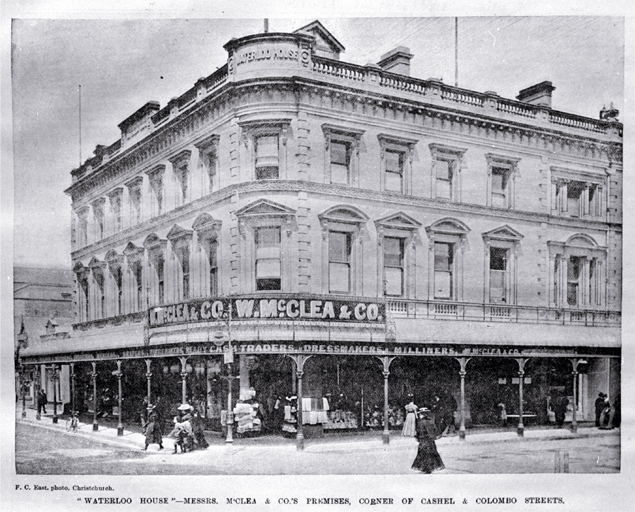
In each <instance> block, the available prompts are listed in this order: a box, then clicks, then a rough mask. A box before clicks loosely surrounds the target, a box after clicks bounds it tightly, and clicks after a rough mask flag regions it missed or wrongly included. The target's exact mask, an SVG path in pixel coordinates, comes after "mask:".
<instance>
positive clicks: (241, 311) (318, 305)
mask: <svg viewBox="0 0 635 512" xmlns="http://www.w3.org/2000/svg"><path fill="white" fill-rule="evenodd" d="M230 306H231V307H230ZM229 311H231V319H232V320H318V321H325V322H368V323H383V322H385V319H386V306H385V305H384V304H383V303H380V302H372V301H368V302H359V301H346V300H319V299H310V298H261V297H258V298H236V299H198V300H191V301H188V302H182V303H178V304H171V305H168V306H159V307H155V308H151V309H150V311H149V322H150V327H156V326H161V325H166V324H181V323H193V322H214V321H222V320H226V319H227V316H228V313H229Z"/></svg>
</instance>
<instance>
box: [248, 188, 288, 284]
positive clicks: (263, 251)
mask: <svg viewBox="0 0 635 512" xmlns="http://www.w3.org/2000/svg"><path fill="white" fill-rule="evenodd" d="M236 218H237V219H238V231H239V235H240V239H239V242H240V248H239V252H240V256H241V258H240V260H241V269H240V272H241V276H240V277H241V278H240V280H239V281H240V285H241V287H242V293H248V292H250V291H254V290H255V291H265V290H273V291H288V290H290V289H291V281H292V279H293V275H294V272H293V270H295V267H292V261H293V259H294V258H292V257H291V256H292V255H291V253H292V245H291V234H292V233H293V231H294V230H296V223H295V210H293V209H292V208H289V207H288V206H284V205H282V204H279V203H276V202H274V201H270V200H268V199H260V200H258V201H254V202H253V203H250V204H248V205H246V206H244V207H242V208H240V209H239V210H237V211H236ZM296 261H297V258H296Z"/></svg>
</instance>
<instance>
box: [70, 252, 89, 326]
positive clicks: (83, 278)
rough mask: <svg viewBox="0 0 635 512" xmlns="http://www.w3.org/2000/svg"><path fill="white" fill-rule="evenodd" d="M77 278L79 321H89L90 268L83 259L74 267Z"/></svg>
mask: <svg viewBox="0 0 635 512" xmlns="http://www.w3.org/2000/svg"><path fill="white" fill-rule="evenodd" d="M73 272H75V277H76V279H77V321H78V322H88V321H89V320H90V291H91V290H90V286H89V282H90V279H89V277H90V269H89V268H87V267H85V266H84V265H83V264H82V262H81V261H78V262H77V263H75V266H74V267H73Z"/></svg>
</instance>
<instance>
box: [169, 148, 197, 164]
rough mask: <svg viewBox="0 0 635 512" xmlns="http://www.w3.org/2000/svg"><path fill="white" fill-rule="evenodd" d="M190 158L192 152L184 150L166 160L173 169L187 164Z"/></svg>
mask: <svg viewBox="0 0 635 512" xmlns="http://www.w3.org/2000/svg"><path fill="white" fill-rule="evenodd" d="M190 156H192V152H191V151H190V150H189V149H184V150H182V151H179V152H178V153H176V154H174V155H172V156H170V157H169V158H168V160H169V161H170V163H171V164H172V165H173V166H174V167H179V166H181V165H183V164H187V163H188V162H189V161H190Z"/></svg>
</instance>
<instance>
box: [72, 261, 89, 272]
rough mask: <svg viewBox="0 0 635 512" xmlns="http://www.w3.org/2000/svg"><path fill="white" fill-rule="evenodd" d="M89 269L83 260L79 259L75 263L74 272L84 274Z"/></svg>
mask: <svg viewBox="0 0 635 512" xmlns="http://www.w3.org/2000/svg"><path fill="white" fill-rule="evenodd" d="M87 270H88V268H87V267H85V266H84V264H83V263H82V262H81V261H78V262H77V263H75V265H73V272H75V273H76V274H83V273H84V272H86V271H87Z"/></svg>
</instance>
